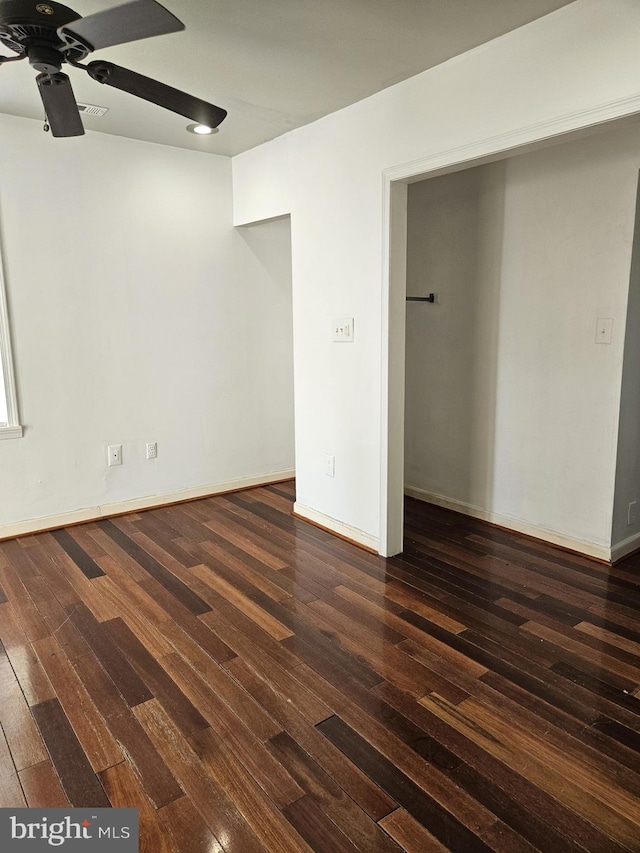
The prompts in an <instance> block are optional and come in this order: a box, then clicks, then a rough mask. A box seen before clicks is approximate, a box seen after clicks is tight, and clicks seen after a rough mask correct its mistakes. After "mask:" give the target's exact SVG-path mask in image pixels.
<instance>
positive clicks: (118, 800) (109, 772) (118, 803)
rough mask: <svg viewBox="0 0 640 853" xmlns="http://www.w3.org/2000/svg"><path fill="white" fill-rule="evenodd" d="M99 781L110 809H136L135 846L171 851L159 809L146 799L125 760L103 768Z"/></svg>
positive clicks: (162, 852) (164, 852)
mask: <svg viewBox="0 0 640 853" xmlns="http://www.w3.org/2000/svg"><path fill="white" fill-rule="evenodd" d="M100 782H101V783H102V787H103V788H104V790H105V792H106V794H107V796H108V798H109V802H110V803H111V805H112V806H113V807H114V808H118V809H137V810H138V827H139V847H140V851H142V853H145V851H148V853H174V851H173V846H172V845H171V843H170V840H169V838H168V836H167V834H166V832H165V831H164V827H163V825H162V823H161V821H160V819H159V812H157V811H156V809H155V808H154V807H153V805H152V803H151V802H150V801H149V799H148V798H147V796H146V794H145V792H144V790H143V789H142V786H141V785H140V782H139V780H138V778H137V776H136V774H135V773H134V772H133V769H132V767H131V766H130V765H129V764H128V763H127V762H126V761H123V762H122V763H121V764H116V765H114V766H113V767H109V768H108V769H106V770H103V771H102V773H101V774H100Z"/></svg>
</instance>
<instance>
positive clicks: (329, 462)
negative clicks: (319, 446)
mask: <svg viewBox="0 0 640 853" xmlns="http://www.w3.org/2000/svg"><path fill="white" fill-rule="evenodd" d="M324 473H325V474H326V475H327V477H335V476H336V457H335V456H331V454H330V453H327V455H326V458H325V461H324Z"/></svg>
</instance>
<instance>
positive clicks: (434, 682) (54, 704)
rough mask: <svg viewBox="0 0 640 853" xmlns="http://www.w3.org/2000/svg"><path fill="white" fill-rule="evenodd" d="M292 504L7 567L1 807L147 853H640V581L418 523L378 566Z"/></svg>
mask: <svg viewBox="0 0 640 853" xmlns="http://www.w3.org/2000/svg"><path fill="white" fill-rule="evenodd" d="M293 488H294V486H293V483H284V484H279V485H276V486H272V487H264V488H258V489H255V490H252V491H247V492H242V493H238V494H235V495H226V496H221V497H216V498H211V499H205V500H200V501H196V502H193V503H189V504H183V505H180V506H174V507H167V508H163V509H158V510H153V511H149V512H145V513H140V514H138V515H129V516H125V517H122V518H116V519H112V520H108V521H101V522H97V523H92V524H86V525H82V526H78V527H73V528H69V529H67V530H60V531H56V532H54V533H45V534H40V535H36V536H30V537H27V538H24V539H20V540H14V541H6V542H3V543H0V640H1V641H2V645H1V646H0V726H1V729H0V805H1V806H11V807H17V806H24V805H29V806H34V807H40V808H44V807H65V806H68V805H73V806H83V807H88V806H95V807H98V806H109V805H112V806H126V807H132V806H135V807H138V808H139V809H140V820H141V846H140V849H141V850H143V851H150V853H215V851H218V853H221V851H226V852H227V853H252V851H263V852H264V851H269V853H271V851H275V853H280V851H300V853H301V851H309V850H312V851H317V852H318V853H341V852H342V851H345V853H346V851H356V850H359V851H365V853H378V851H379V853H393V851H396V853H398V851H400V850H406V851H409V853H430V851H445V850H449V851H459V853H476V851H478V853H480V851H489V850H496V851H504V853H511V851H533V850H539V851H543V853H565V851H567V853H584V851H588V853H623V851H640V714H639V712H640V689H639V685H640V669H639V664H640V631H639V628H640V571H639V570H640V556H635V557H631V558H629V559H627V560H626V561H625V562H623V563H620V564H619V565H617V566H615V567H614V568H609V567H607V566H604V565H601V564H598V563H596V562H592V561H590V560H587V559H584V558H581V557H579V556H576V555H573V554H570V553H567V552H563V551H560V550H558V549H556V548H553V547H552V546H547V545H544V544H542V543H538V542H535V541H533V540H530V539H526V538H525V537H522V536H518V535H516V534H510V533H507V532H505V531H502V530H498V529H495V528H491V527H489V526H487V525H485V524H483V523H481V522H477V521H474V520H472V519H469V518H466V517H465V516H461V515H458V514H456V513H453V512H450V511H447V510H443V509H439V508H437V507H432V506H429V505H427V504H421V503H418V502H416V501H411V500H409V501H408V503H407V531H406V537H407V538H406V549H405V552H404V554H403V555H402V556H401V557H397V558H394V559H391V560H383V559H381V558H379V557H376V556H374V555H372V554H368V553H367V552H364V551H362V550H359V549H358V548H356V547H355V546H352V545H350V544H348V543H346V542H343V541H341V540H339V539H336V538H333V537H332V536H330V535H329V534H327V533H325V532H323V531H321V530H318V529H316V528H314V527H311V526H310V525H308V524H306V523H305V522H303V521H300V520H298V519H295V518H293V517H292V515H291V508H292V498H293Z"/></svg>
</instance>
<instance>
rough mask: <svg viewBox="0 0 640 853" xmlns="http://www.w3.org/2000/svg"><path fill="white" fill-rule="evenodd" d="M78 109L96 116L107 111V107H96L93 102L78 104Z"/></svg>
mask: <svg viewBox="0 0 640 853" xmlns="http://www.w3.org/2000/svg"><path fill="white" fill-rule="evenodd" d="M78 109H79V110H80V112H81V113H84V114H85V115H88V116H97V117H98V118H100V116H103V115H104V114H105V113H108V112H109V107H96V106H95V104H78Z"/></svg>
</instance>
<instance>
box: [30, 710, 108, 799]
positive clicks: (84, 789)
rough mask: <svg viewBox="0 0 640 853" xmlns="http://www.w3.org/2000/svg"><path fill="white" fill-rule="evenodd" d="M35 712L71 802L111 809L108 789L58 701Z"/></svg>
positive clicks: (52, 760)
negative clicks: (100, 779)
mask: <svg viewBox="0 0 640 853" xmlns="http://www.w3.org/2000/svg"><path fill="white" fill-rule="evenodd" d="M32 711H33V716H34V719H35V721H36V723H37V725H38V728H39V730H40V734H41V735H42V739H43V740H44V742H45V744H46V745H47V750H48V752H49V757H50V758H51V763H52V764H53V766H54V767H55V769H56V773H57V774H58V777H59V779H60V783H61V785H62V787H63V789H64V792H65V794H66V796H67V797H68V799H69V802H70V803H71V805H72V806H73V807H74V808H82V807H87V808H89V807H91V806H93V807H94V808H108V807H109V800H108V799H107V796H106V794H105V792H104V789H103V787H102V785H101V784H100V782H99V780H98V777H97V776H96V774H95V773H94V772H93V770H92V768H91V764H90V763H89V760H88V758H87V756H86V754H85V752H84V750H83V749H82V746H81V744H80V742H79V740H78V738H77V737H76V735H75V732H74V731H73V729H72V727H71V723H70V722H69V720H68V719H67V717H66V715H65V713H64V711H63V710H62V706H61V705H60V703H59V702H58V700H57V699H49V700H48V701H47V702H42V703H41V704H40V705H36V706H35V707H34V708H33V709H32Z"/></svg>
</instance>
